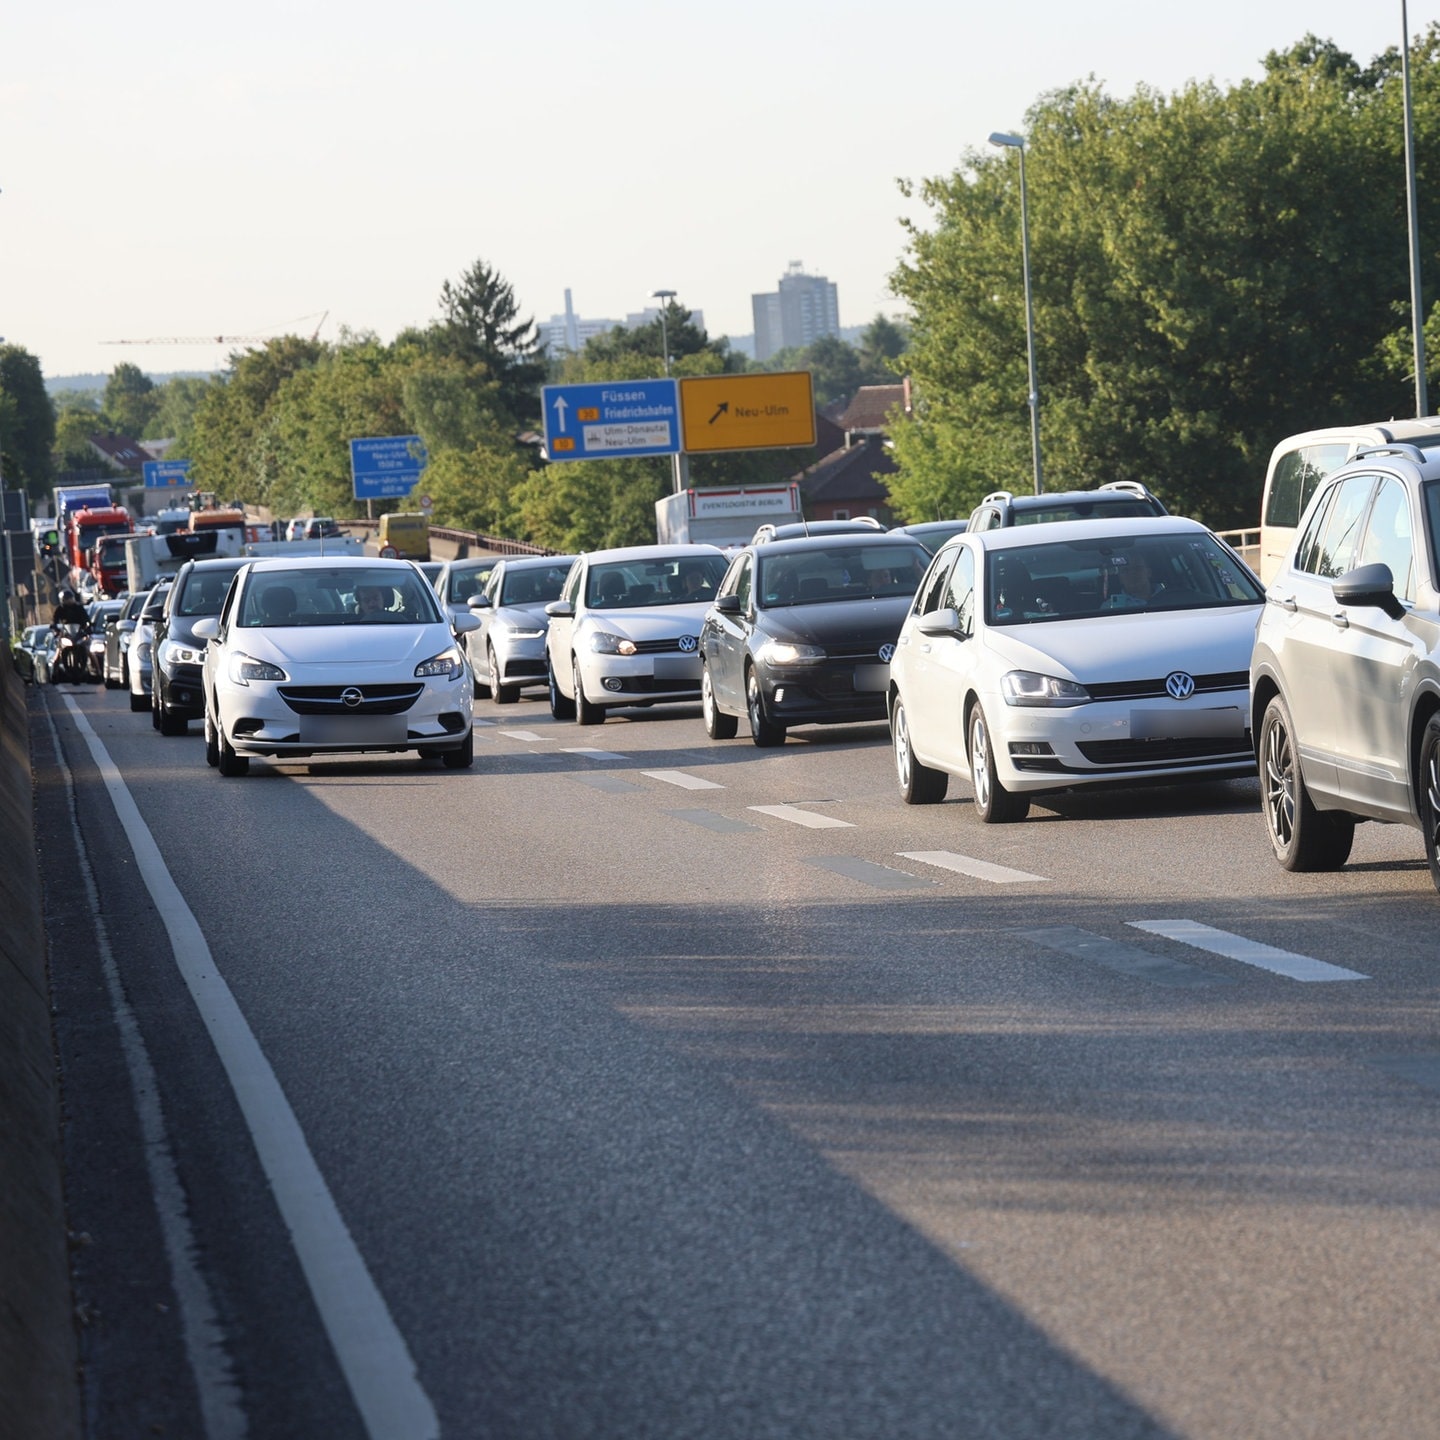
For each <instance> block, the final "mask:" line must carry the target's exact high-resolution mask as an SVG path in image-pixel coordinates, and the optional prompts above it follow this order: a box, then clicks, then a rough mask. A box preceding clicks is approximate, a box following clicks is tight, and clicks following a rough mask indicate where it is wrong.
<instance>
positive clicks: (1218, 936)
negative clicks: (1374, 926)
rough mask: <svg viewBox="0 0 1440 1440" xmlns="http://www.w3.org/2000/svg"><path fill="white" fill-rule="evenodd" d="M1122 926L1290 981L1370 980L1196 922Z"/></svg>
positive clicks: (1147, 922)
mask: <svg viewBox="0 0 1440 1440" xmlns="http://www.w3.org/2000/svg"><path fill="white" fill-rule="evenodd" d="M1126 923H1127V924H1129V925H1130V926H1131V928H1132V929H1135V930H1144V931H1146V932H1147V933H1148V934H1151V935H1163V936H1165V938H1166V939H1168V940H1178V941H1180V943H1181V944H1182V945H1193V946H1194V947H1195V948H1196V949H1197V950H1208V951H1210V953H1211V954H1212V955H1223V956H1225V957H1226V959H1228V960H1238V961H1240V963H1241V964H1242V965H1254V966H1255V967H1256V968H1257V969H1260V970H1269V971H1271V972H1272V973H1273V974H1275V975H1284V976H1285V977H1286V978H1287V979H1290V980H1303V981H1330V980H1368V979H1369V978H1370V977H1369V976H1368V975H1362V974H1361V973H1360V972H1359V971H1358V970H1347V969H1345V967H1344V966H1343V965H1330V964H1327V963H1326V962H1325V961H1324V960H1314V959H1312V958H1311V957H1310V956H1309V955H1297V954H1295V953H1294V951H1291V950H1281V949H1278V948H1277V947H1276V946H1274V945H1264V944H1261V942H1260V941H1258V940H1247V939H1246V938H1245V937H1244V936H1243V935H1232V934H1230V932H1229V931H1228V930H1214V929H1212V928H1211V927H1210V926H1209V925H1201V924H1200V923H1199V921H1196V920H1130V921H1127V922H1126Z"/></svg>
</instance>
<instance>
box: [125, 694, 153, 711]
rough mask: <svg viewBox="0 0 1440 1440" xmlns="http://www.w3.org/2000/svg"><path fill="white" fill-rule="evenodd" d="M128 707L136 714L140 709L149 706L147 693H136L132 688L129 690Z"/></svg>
mask: <svg viewBox="0 0 1440 1440" xmlns="http://www.w3.org/2000/svg"><path fill="white" fill-rule="evenodd" d="M130 708H131V709H132V710H133V711H134V712H135V713H136V714H137V715H138V714H139V713H140V711H142V710H148V709H149V708H150V697H149V696H148V695H137V694H136V693H135V692H134V691H133V690H132V691H131V692H130Z"/></svg>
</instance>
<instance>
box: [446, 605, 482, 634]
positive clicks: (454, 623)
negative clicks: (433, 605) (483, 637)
mask: <svg viewBox="0 0 1440 1440" xmlns="http://www.w3.org/2000/svg"><path fill="white" fill-rule="evenodd" d="M482 623H483V622H482V621H481V619H480V617H479V616H478V615H477V614H476V613H475V612H474V611H473V610H471V611H468V612H467V613H466V614H464V615H452V616H451V617H450V628H451V629H452V630H454V632H455V633H456V634H457V635H468V634H470V632H471V631H472V630H478V629H479V628H480V626H481V624H482Z"/></svg>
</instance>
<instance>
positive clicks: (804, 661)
mask: <svg viewBox="0 0 1440 1440" xmlns="http://www.w3.org/2000/svg"><path fill="white" fill-rule="evenodd" d="M755 658H756V659H757V660H759V661H761V663H762V664H765V665H813V664H814V663H815V662H816V661H817V660H823V659H824V658H825V652H824V650H822V649H821V648H820V646H818V645H797V644H794V643H792V642H791V641H789V640H766V641H765V642H764V644H762V645H761V646H760V648H759V649H758V650H756V652H755Z"/></svg>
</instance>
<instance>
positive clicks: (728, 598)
mask: <svg viewBox="0 0 1440 1440" xmlns="http://www.w3.org/2000/svg"><path fill="white" fill-rule="evenodd" d="M715 608H716V610H718V611H719V612H720V614H722V615H738V614H740V597H739V596H738V595H717V596H716V597H715Z"/></svg>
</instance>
